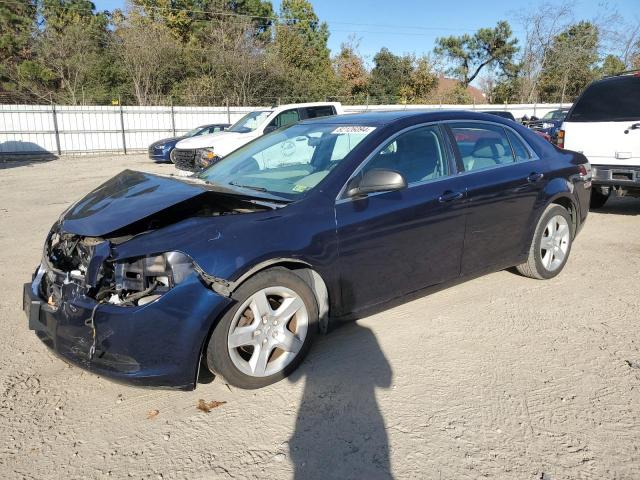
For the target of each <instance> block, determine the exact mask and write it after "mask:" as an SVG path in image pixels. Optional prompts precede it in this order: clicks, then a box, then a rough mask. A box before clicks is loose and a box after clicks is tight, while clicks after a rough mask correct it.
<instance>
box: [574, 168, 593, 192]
mask: <svg viewBox="0 0 640 480" xmlns="http://www.w3.org/2000/svg"><path fill="white" fill-rule="evenodd" d="M578 174H579V175H580V180H582V181H584V182H587V183H588V184H589V185H585V187H590V186H591V178H592V176H593V174H592V170H591V164H590V163H581V164H580V165H578Z"/></svg>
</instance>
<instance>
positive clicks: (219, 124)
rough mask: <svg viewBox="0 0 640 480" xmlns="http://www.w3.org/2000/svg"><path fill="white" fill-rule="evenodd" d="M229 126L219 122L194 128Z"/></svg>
mask: <svg viewBox="0 0 640 480" xmlns="http://www.w3.org/2000/svg"><path fill="white" fill-rule="evenodd" d="M227 125H230V123H226V122H219V123H205V124H204V125H199V126H197V127H196V128H206V127H224V126H227Z"/></svg>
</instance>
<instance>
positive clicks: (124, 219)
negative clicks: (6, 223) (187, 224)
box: [59, 170, 269, 237]
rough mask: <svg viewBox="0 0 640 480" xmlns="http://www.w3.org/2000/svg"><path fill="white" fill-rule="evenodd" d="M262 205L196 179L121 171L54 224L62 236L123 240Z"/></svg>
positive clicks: (254, 199) (253, 208) (262, 200)
mask: <svg viewBox="0 0 640 480" xmlns="http://www.w3.org/2000/svg"><path fill="white" fill-rule="evenodd" d="M257 198H260V199H261V200H259V199H257ZM265 201H266V202H267V203H268V202H269V199H264V198H262V197H252V196H251V195H247V196H244V195H238V192H235V191H233V190H227V189H225V188H223V187H214V186H211V185H206V184H204V183H202V184H200V183H198V182H197V181H196V180H185V179H177V178H172V177H164V176H160V175H153V174H150V173H143V172H134V171H131V170H125V171H123V172H122V173H120V174H118V175H116V176H115V177H113V178H112V179H111V180H108V181H107V182H106V183H104V184H102V185H100V186H99V187H98V188H96V189H95V190H93V191H92V192H90V193H89V194H88V195H87V196H85V197H84V198H83V199H81V200H80V201H78V202H77V203H75V204H73V205H72V206H71V207H70V208H69V209H68V210H67V211H65V212H64V213H63V214H62V216H61V217H60V220H59V224H60V228H61V230H62V231H64V232H66V233H71V234H75V235H80V236H86V237H120V236H122V237H124V236H130V235H137V234H139V233H142V232H147V231H151V230H156V229H159V228H162V227H164V226H166V225H169V224H172V223H175V222H179V221H181V220H184V219H185V218H188V217H193V216H218V215H226V214H229V213H234V211H236V210H242V211H249V210H256V209H262V210H265V209H266V210H268V209H269V208H268V207H266V206H265V203H264V202H265Z"/></svg>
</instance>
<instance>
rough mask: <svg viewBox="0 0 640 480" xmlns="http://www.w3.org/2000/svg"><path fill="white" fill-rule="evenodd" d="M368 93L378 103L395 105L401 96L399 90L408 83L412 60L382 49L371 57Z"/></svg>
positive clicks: (384, 48)
mask: <svg viewBox="0 0 640 480" xmlns="http://www.w3.org/2000/svg"><path fill="white" fill-rule="evenodd" d="M373 63H374V67H373V69H372V70H371V82H370V86H369V92H370V94H371V95H372V96H373V97H374V100H375V101H376V102H378V103H385V102H386V103H395V102H397V101H398V100H399V97H400V96H401V93H400V90H401V89H403V87H406V86H407V85H408V83H409V78H410V76H411V73H412V72H413V65H412V59H411V58H410V57H408V56H404V57H400V56H398V55H394V54H393V53H391V51H390V50H389V49H388V48H386V47H382V48H381V49H380V51H379V52H378V53H376V55H375V56H374V57H373Z"/></svg>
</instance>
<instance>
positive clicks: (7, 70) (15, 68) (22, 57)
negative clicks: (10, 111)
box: [0, 1, 36, 100]
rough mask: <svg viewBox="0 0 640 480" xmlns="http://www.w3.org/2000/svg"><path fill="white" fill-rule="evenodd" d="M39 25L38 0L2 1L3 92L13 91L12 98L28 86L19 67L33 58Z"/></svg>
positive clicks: (0, 85)
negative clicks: (37, 21)
mask: <svg viewBox="0 0 640 480" xmlns="http://www.w3.org/2000/svg"><path fill="white" fill-rule="evenodd" d="M35 28H36V4H35V1H25V2H15V3H14V2H9V3H0V92H7V93H9V94H10V95H11V97H9V98H12V97H14V98H16V97H17V96H19V95H20V94H21V91H23V90H24V89H25V87H27V86H26V85H21V83H22V82H20V73H19V69H20V65H21V64H22V63H23V62H29V61H30V59H31V57H32V54H33V52H32V34H33V32H34V31H35ZM9 98H7V100H8V99H9Z"/></svg>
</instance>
